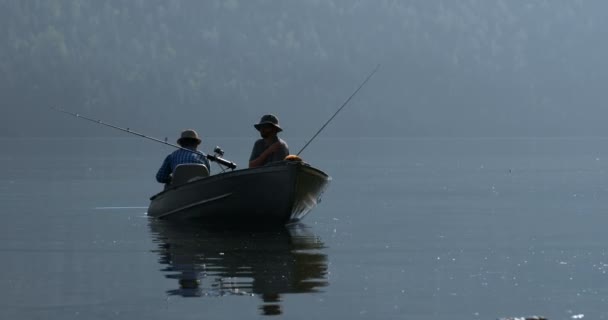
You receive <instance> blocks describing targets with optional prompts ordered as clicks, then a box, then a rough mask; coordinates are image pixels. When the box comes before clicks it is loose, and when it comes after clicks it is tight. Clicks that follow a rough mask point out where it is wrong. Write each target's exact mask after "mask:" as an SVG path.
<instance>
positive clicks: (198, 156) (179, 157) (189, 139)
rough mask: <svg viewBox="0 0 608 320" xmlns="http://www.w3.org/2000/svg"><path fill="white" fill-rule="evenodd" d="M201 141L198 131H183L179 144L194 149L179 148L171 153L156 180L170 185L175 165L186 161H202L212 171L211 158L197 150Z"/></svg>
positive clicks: (159, 170)
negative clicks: (208, 158)
mask: <svg viewBox="0 0 608 320" xmlns="http://www.w3.org/2000/svg"><path fill="white" fill-rule="evenodd" d="M201 141H202V140H201V139H200V138H199V137H198V134H197V133H196V131H194V130H192V129H188V130H184V131H182V134H181V136H180V138H179V139H177V144H179V145H180V147H182V148H185V149H188V150H192V151H188V150H184V149H177V150H175V151H173V152H172V153H171V154H169V155H168V156H167V157H166V158H165V161H163V164H162V166H161V167H160V169H158V172H157V173H156V181H158V182H160V183H164V184H165V185H168V184H169V183H171V176H172V175H171V174H172V173H173V172H174V171H175V167H177V165H180V164H184V163H200V164H203V165H205V166H206V167H207V170H208V171H209V172H211V166H210V165H209V160H207V157H205V155H204V154H202V153H201V152H198V151H197V148H198V146H199V145H200V144H201Z"/></svg>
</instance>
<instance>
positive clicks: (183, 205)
mask: <svg viewBox="0 0 608 320" xmlns="http://www.w3.org/2000/svg"><path fill="white" fill-rule="evenodd" d="M330 180H331V178H330V177H329V176H328V175H327V174H325V173H324V172H322V171H321V170H318V169H316V168H313V167H311V166H309V165H306V164H303V163H301V162H280V163H277V164H273V165H269V166H264V167H259V168H252V169H243V170H236V171H230V172H225V173H221V174H217V175H213V176H210V177H207V178H202V179H200V180H196V181H193V182H189V183H186V184H183V185H180V186H176V187H172V188H169V189H167V190H165V191H163V192H161V193H159V194H157V195H155V196H153V197H152V198H151V202H150V207H149V208H148V215H150V216H153V217H156V218H160V219H171V220H198V221H201V222H204V223H208V224H216V223H229V224H251V223H255V224H288V223H294V222H297V221H299V220H301V219H302V218H303V217H304V216H305V215H306V214H307V213H308V212H309V211H310V210H311V209H312V208H314V207H315V206H316V205H317V203H318V202H319V201H320V199H321V195H322V194H323V191H324V190H325V188H326V187H327V184H328V183H329V181H330Z"/></svg>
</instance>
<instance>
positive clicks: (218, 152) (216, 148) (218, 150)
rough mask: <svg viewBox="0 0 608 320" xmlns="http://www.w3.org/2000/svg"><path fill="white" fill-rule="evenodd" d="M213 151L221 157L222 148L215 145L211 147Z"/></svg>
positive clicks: (222, 154) (222, 153)
mask: <svg viewBox="0 0 608 320" xmlns="http://www.w3.org/2000/svg"><path fill="white" fill-rule="evenodd" d="M213 153H215V155H216V156H219V157H223V156H224V150H222V148H220V147H218V146H216V147H215V149H213Z"/></svg>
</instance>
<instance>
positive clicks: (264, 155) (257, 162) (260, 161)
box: [249, 141, 282, 168]
mask: <svg viewBox="0 0 608 320" xmlns="http://www.w3.org/2000/svg"><path fill="white" fill-rule="evenodd" d="M256 147H257V142H256V145H255V146H254V147H253V151H252V153H251V158H253V157H254V156H255V153H256V152H255V151H256ZM280 148H282V145H281V142H280V141H277V142H275V143H273V144H272V145H270V147H268V148H267V149H266V150H264V152H262V153H261V154H260V155H259V156H257V157H256V158H255V159H253V160H251V159H250V160H249V168H255V167H259V166H261V165H263V164H264V163H266V160H267V159H268V157H270V155H271V154H273V153H274V152H276V151H277V150H279V149H280Z"/></svg>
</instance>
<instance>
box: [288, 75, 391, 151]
mask: <svg viewBox="0 0 608 320" xmlns="http://www.w3.org/2000/svg"><path fill="white" fill-rule="evenodd" d="M379 68H380V65H377V66H376V68H375V69H374V71H372V73H370V74H369V75H368V76H367V78H365V80H364V81H363V82H362V83H361V85H359V87H358V88H357V90H355V92H353V94H351V95H350V97H348V99H346V101H344V103H343V104H342V106H341V107H340V108H339V109H338V111H336V113H334V115H333V116H331V118H329V120H327V122H325V124H324V125H323V126H322V127H321V129H319V131H317V133H315V135H314V136H312V138H310V140H308V142H306V144H305V145H304V147H302V149H300V151H299V152H298V153H297V154H296V155H297V156H299V155H300V153H302V151H304V149H306V147H308V145H309V144H310V143H311V142H312V141H313V140H314V139H315V138H316V137H317V136H318V135H319V133H321V131H323V129H325V127H326V126H327V125H328V124H329V122H331V120H332V119H333V118H335V117H336V115H338V112H340V111H341V110H342V109H343V108H344V107H346V105H347V104H348V102H349V101H350V99H352V98H353V97H354V96H355V95H356V94H357V92H359V90H361V88H363V86H364V85H365V83H367V81H368V80H369V79H371V77H372V76H373V75H374V73H376V71H378V69H379Z"/></svg>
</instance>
